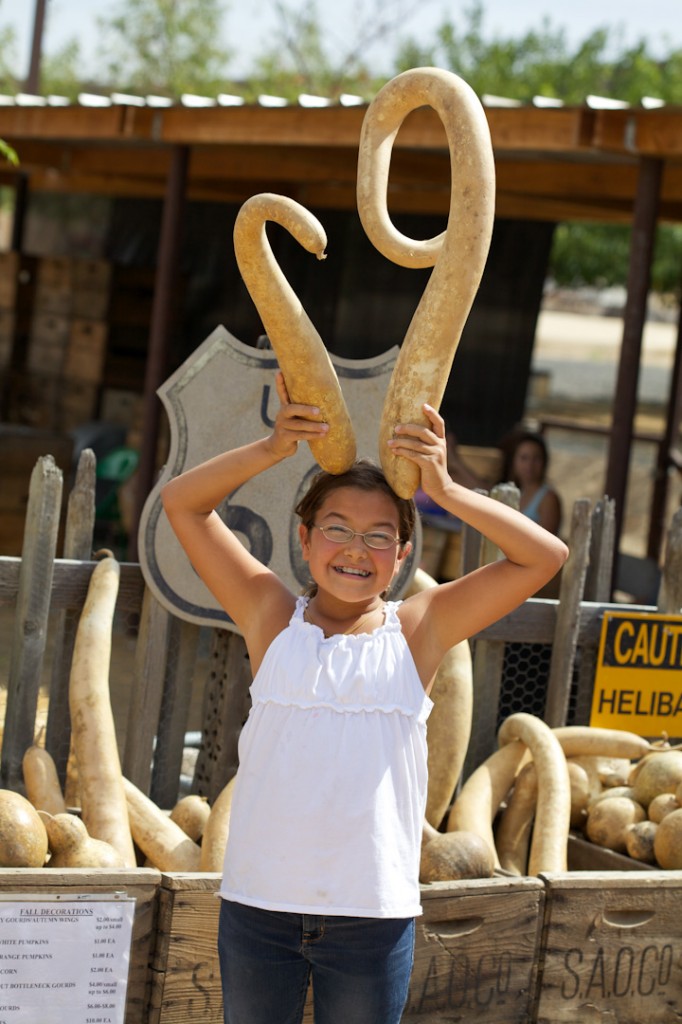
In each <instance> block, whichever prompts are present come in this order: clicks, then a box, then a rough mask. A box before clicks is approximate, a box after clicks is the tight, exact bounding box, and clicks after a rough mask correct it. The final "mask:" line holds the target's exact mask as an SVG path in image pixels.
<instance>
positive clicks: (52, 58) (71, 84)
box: [40, 39, 87, 102]
mask: <svg viewBox="0 0 682 1024" xmlns="http://www.w3.org/2000/svg"><path fill="white" fill-rule="evenodd" d="M40 79H41V92H42V93H43V94H44V95H46V96H50V95H54V96H66V97H67V99H70V100H71V101H72V102H73V101H75V100H76V99H77V97H78V94H79V92H83V90H84V88H85V86H86V84H87V83H85V82H84V81H83V73H82V60H81V48H80V45H79V43H78V40H77V39H71V40H70V41H69V42H66V43H65V44H64V45H63V46H62V47H61V48H60V49H59V50H57V51H56V52H55V53H52V54H50V55H49V56H44V57H43V59H42V62H41V69H40Z"/></svg>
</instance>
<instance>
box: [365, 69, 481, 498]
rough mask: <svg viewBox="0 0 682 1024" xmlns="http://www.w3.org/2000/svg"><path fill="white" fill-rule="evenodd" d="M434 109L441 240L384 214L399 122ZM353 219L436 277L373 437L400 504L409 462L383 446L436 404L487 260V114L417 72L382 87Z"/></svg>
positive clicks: (408, 492) (440, 78)
mask: <svg viewBox="0 0 682 1024" xmlns="http://www.w3.org/2000/svg"><path fill="white" fill-rule="evenodd" d="M422 106H429V107H432V108H433V109H434V110H435V111H436V113H437V114H438V116H439V117H440V119H441V121H442V122H443V125H444V127H445V132H446V134H447V139H448V144H449V148H450V167H451V195H450V212H449V216H448V225H447V229H446V231H445V232H443V233H442V234H441V235H437V236H436V237H434V238H429V239H426V240H424V241H419V240H415V239H411V238H408V237H407V236H406V235H403V234H401V233H400V232H399V231H397V230H396V228H395V227H394V226H393V224H392V222H391V220H390V217H389V214H388V210H387V189H388V174H389V167H390V161H391V152H392V149H393V143H394V140H395V138H396V135H397V134H398V130H399V128H400V126H401V124H402V122H403V120H404V119H405V117H406V116H407V115H408V114H409V113H410V112H411V111H413V110H416V109H417V108H418V107H422ZM357 202H358V213H359V215H360V219H361V221H362V224H363V227H364V229H365V231H366V233H367V235H368V237H369V239H370V241H371V242H372V244H373V245H374V246H375V247H376V248H377V249H378V250H379V252H381V253H382V255H384V256H386V257H387V259H390V260H392V261H393V262H395V263H398V264H399V265H400V266H403V267H415V268H417V267H430V266H433V267H434V270H433V273H432V274H431V277H430V280H429V283H428V285H427V286H426V289H425V290H424V294H423V296H422V298H421V301H420V303H419V306H418V307H417V310H416V311H415V314H414V316H413V318H412V322H411V323H410V326H409V328H408V330H407V334H406V335H405V339H404V341H403V344H402V346H401V350H400V354H399V356H398V360H397V362H396V366H395V369H394V371H393V376H392V378H391V382H390V384H389V388H388V392H387V395H386V400H385V402H384V409H383V413H382V418H381V425H380V430H379V452H380V457H381V462H382V466H383V469H384V472H385V474H386V477H387V479H388V481H389V483H390V484H391V487H392V488H393V490H394V491H395V492H396V493H397V494H399V495H400V496H401V497H404V498H409V497H412V495H413V494H414V492H415V491H416V489H417V487H418V485H419V470H418V468H417V466H415V465H414V464H413V463H411V462H408V461H407V460H406V459H403V458H401V457H400V456H396V455H393V454H392V453H391V452H390V451H389V449H388V448H387V445H386V442H387V440H388V439H389V438H390V437H392V436H393V431H394V428H395V426H396V424H398V423H422V424H426V419H425V417H424V413H423V410H422V405H423V403H424V402H428V403H429V404H430V405H432V406H433V407H434V408H438V407H439V406H440V403H441V400H442V398H443V393H444V391H445V386H446V384H447V379H448V375H449V373H450V368H451V366H452V361H453V359H454V356H455V351H456V349H457V345H458V344H459V340H460V337H461V334H462V330H463V328H464V324H465V322H466V319H467V317H468V315H469V311H470V309H471V306H472V304H473V301H474V297H475V295H476V292H477V290H478V286H479V284H480V280H481V276H482V274H483V268H484V266H485V261H486V259H487V256H488V250H489V247H490V238H491V235H492V228H493V219H494V207H495V164H494V159H493V151H492V144H491V141H490V132H489V129H488V123H487V121H486V117H485V113H484V111H483V108H482V106H481V104H480V102H479V100H478V98H477V97H476V94H475V93H474V92H473V90H472V89H471V88H470V87H469V86H468V85H467V84H466V82H464V81H463V80H462V79H461V78H459V77H458V76H457V75H455V74H453V73H452V72H450V71H444V70H442V69H440V68H413V69H412V70H410V71H405V72H404V73H403V74H401V75H398V76H397V77H396V78H393V79H392V80H391V81H390V82H388V83H387V84H386V85H385V86H384V87H383V88H382V89H381V90H380V91H379V92H378V93H377V95H376V96H375V98H374V100H373V101H372V102H371V104H370V105H369V107H368V109H367V113H366V115H365V119H364V122H363V126H362V134H361V138H360V150H359V155H358V179H357Z"/></svg>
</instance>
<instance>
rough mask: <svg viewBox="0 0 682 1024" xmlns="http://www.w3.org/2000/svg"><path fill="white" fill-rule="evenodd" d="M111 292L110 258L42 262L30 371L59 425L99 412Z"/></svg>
mask: <svg viewBox="0 0 682 1024" xmlns="http://www.w3.org/2000/svg"><path fill="white" fill-rule="evenodd" d="M110 292H111V265H110V264H109V263H108V262H107V261H105V260H74V259H70V258H66V257H64V258H46V259H40V260H39V261H38V265H37V272H36V289H35V296H34V301H33V313H32V317H31V327H30V332H29V339H28V347H27V351H26V370H27V372H28V374H29V376H30V378H31V379H32V382H33V383H34V384H36V385H37V386H39V388H40V390H41V393H42V395H43V408H44V409H45V414H46V415H47V416H48V417H49V419H50V423H49V425H50V426H51V427H53V428H55V429H59V430H64V431H68V430H71V429H73V428H74V427H75V426H77V425H78V424H79V423H83V422H86V421H87V420H91V419H93V418H95V417H96V416H97V412H98V404H99V393H100V387H101V384H102V376H103V371H104V363H105V358H106V352H107V322H106V316H107V312H108V308H109V299H110ZM43 425H48V424H43Z"/></svg>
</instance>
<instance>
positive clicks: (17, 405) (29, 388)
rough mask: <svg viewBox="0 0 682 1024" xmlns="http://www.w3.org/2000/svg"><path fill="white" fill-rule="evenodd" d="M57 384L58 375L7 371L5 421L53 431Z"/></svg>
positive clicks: (57, 391)
mask: <svg viewBox="0 0 682 1024" xmlns="http://www.w3.org/2000/svg"><path fill="white" fill-rule="evenodd" d="M59 385H60V381H59V378H58V377H57V376H55V375H54V374H52V375H50V374H46V373H27V372H22V371H16V372H14V371H11V372H10V373H9V374H8V376H7V385H6V388H7V421H8V423H10V424H14V425H19V426H25V427H33V428H34V429H36V430H47V431H52V430H55V428H56V422H57V400H58V397H59ZM41 454H42V455H48V454H51V452H47V451H44V452H41Z"/></svg>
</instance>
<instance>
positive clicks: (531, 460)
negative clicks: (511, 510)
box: [502, 430, 561, 534]
mask: <svg viewBox="0 0 682 1024" xmlns="http://www.w3.org/2000/svg"><path fill="white" fill-rule="evenodd" d="M505 448H506V450H507V456H506V460H505V469H504V473H503V476H502V479H503V480H504V481H505V482H506V481H512V482H513V483H515V484H516V486H517V487H518V489H519V491H520V492H521V500H520V510H521V512H523V514H524V515H525V516H528V518H529V519H532V520H533V522H535V523H539V524H540V526H542V527H544V529H545V530H549V532H550V533H553V534H558V533H559V530H560V529H561V499H560V498H559V495H558V494H557V492H556V491H555V490H554V488H553V487H552V486H551V484H549V483H548V482H547V469H548V466H549V452H548V450H547V445H546V443H545V440H544V438H543V437H542V435H541V434H536V433H534V432H533V431H530V430H526V431H522V432H521V433H518V434H515V435H514V436H513V438H512V441H511V444H510V445H509V446H507V445H505Z"/></svg>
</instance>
